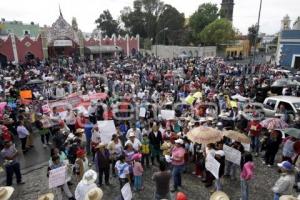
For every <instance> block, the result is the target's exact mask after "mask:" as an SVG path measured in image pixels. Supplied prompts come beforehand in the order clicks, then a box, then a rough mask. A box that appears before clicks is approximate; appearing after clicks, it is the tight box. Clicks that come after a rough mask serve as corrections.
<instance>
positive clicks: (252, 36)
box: [248, 24, 261, 47]
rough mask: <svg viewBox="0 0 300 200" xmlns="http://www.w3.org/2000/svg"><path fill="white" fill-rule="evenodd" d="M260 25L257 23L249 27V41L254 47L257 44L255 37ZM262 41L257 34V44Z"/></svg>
mask: <svg viewBox="0 0 300 200" xmlns="http://www.w3.org/2000/svg"><path fill="white" fill-rule="evenodd" d="M257 30H258V27H257V25H256V24H255V25H252V26H250V27H249V28H248V39H249V43H250V47H254V46H255V37H256V35H257V34H258V33H257ZM260 41H261V38H259V37H258V35H257V39H256V45H257V44H258V43H259V42H260Z"/></svg>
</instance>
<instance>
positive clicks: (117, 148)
mask: <svg viewBox="0 0 300 200" xmlns="http://www.w3.org/2000/svg"><path fill="white" fill-rule="evenodd" d="M107 149H108V150H109V154H110V161H111V163H112V174H113V175H114V176H116V171H115V165H116V162H117V160H118V158H119V157H120V156H121V155H122V154H123V146H122V143H121V140H120V139H119V137H118V135H116V134H113V135H112V138H111V141H110V142H109V144H108V147H107Z"/></svg>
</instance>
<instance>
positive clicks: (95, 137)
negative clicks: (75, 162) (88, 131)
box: [91, 130, 101, 143]
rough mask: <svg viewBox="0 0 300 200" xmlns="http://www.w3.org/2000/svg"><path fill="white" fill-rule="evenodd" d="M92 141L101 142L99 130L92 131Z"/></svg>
mask: <svg viewBox="0 0 300 200" xmlns="http://www.w3.org/2000/svg"><path fill="white" fill-rule="evenodd" d="M91 140H92V142H95V143H100V142H101V135H100V131H95V130H93V131H92V139H91Z"/></svg>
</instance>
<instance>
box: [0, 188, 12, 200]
mask: <svg viewBox="0 0 300 200" xmlns="http://www.w3.org/2000/svg"><path fill="white" fill-rule="evenodd" d="M13 192H14V188H13V187H0V200H8V199H9V198H10V197H11V195H12V193H13Z"/></svg>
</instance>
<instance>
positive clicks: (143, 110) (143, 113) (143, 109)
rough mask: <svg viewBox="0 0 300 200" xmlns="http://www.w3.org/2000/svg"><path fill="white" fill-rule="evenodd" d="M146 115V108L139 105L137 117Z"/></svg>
mask: <svg viewBox="0 0 300 200" xmlns="http://www.w3.org/2000/svg"><path fill="white" fill-rule="evenodd" d="M145 116H146V108H144V107H141V108H140V113H139V117H145Z"/></svg>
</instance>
